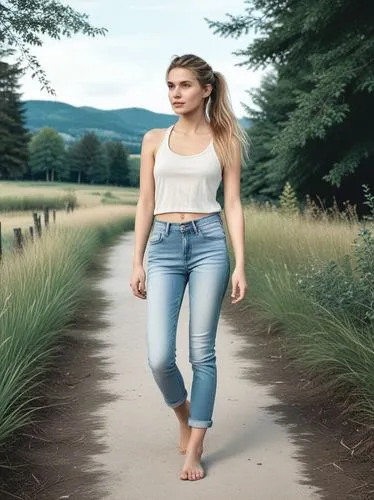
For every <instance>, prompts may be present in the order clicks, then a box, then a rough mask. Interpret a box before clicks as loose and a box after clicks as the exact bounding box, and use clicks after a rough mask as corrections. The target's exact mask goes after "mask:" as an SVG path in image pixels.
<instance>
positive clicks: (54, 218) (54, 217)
mask: <svg viewBox="0 0 374 500" xmlns="http://www.w3.org/2000/svg"><path fill="white" fill-rule="evenodd" d="M53 222H54V223H56V209H55V208H54V209H53Z"/></svg>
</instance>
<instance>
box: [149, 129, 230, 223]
mask: <svg viewBox="0 0 374 500" xmlns="http://www.w3.org/2000/svg"><path fill="white" fill-rule="evenodd" d="M173 126H174V125H172V126H171V127H169V128H168V129H167V130H166V133H165V135H164V138H163V140H162V143H161V145H160V147H159V149H158V151H157V154H156V157H155V164H154V169H153V175H154V179H155V208H154V212H153V213H154V215H156V214H160V213H166V212H219V211H221V210H222V207H221V205H220V204H219V203H218V201H217V200H216V196H217V190H218V187H219V185H220V183H221V180H222V171H221V164H220V161H219V158H218V156H217V154H216V151H215V149H214V146H213V141H211V142H210V144H209V146H208V147H207V148H206V149H204V151H202V152H201V153H197V154H194V155H181V154H178V153H174V152H173V151H172V150H171V149H170V146H169V137H170V133H171V131H172V128H173Z"/></svg>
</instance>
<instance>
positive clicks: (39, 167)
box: [29, 127, 65, 182]
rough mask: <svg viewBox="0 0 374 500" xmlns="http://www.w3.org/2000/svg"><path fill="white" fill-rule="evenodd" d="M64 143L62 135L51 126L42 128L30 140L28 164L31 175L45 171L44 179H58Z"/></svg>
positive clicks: (62, 159) (63, 155) (61, 167)
mask: <svg viewBox="0 0 374 500" xmlns="http://www.w3.org/2000/svg"><path fill="white" fill-rule="evenodd" d="M64 159H65V145H64V141H63V139H62V137H61V136H60V135H59V134H58V133H57V131H56V130H55V129H53V128H49V127H45V128H42V129H41V130H40V131H39V132H38V133H37V134H35V135H34V136H33V138H32V139H31V142H30V161H29V166H30V170H31V175H32V176H34V175H35V174H36V175H37V174H41V173H43V174H44V173H45V180H46V181H47V182H48V181H51V182H54V181H55V180H56V179H55V178H57V179H58V180H60V178H61V174H63V172H62V171H63V168H64Z"/></svg>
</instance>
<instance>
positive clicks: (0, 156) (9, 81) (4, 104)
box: [0, 51, 29, 178]
mask: <svg viewBox="0 0 374 500" xmlns="http://www.w3.org/2000/svg"><path fill="white" fill-rule="evenodd" d="M9 55H10V52H9V51H7V52H6V51H0V177H3V178H17V177H20V176H22V174H23V173H24V172H25V171H26V166H27V160H28V142H29V136H28V132H27V130H26V128H25V121H26V119H25V110H24V107H23V104H22V103H21V100H20V99H21V94H20V92H19V88H20V84H19V78H20V77H21V75H22V70H21V69H20V68H19V66H18V65H17V64H9V63H7V62H5V60H4V59H5V58H6V57H8V56H9Z"/></svg>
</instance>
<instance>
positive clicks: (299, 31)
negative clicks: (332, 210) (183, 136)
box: [207, 0, 374, 201]
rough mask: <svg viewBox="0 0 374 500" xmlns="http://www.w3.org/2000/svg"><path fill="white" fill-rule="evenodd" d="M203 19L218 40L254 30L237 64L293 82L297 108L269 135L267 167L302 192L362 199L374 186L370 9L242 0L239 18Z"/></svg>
mask: <svg viewBox="0 0 374 500" xmlns="http://www.w3.org/2000/svg"><path fill="white" fill-rule="evenodd" d="M207 21H208V23H209V25H210V27H211V28H213V29H214V30H215V33H219V34H220V35H222V36H233V37H235V38H237V37H239V36H240V35H242V34H247V33H248V31H249V30H253V29H255V30H256V35H257V36H255V38H254V40H253V41H252V42H251V43H250V44H249V45H248V46H247V48H245V49H243V50H237V51H236V52H235V54H236V55H238V56H241V57H242V58H243V60H242V61H241V62H240V65H244V66H247V67H248V68H250V69H256V68H259V67H266V66H268V65H271V66H273V65H276V66H277V68H281V69H282V72H283V75H286V76H287V78H288V79H290V80H293V79H294V82H295V83H296V85H294V90H293V97H294V99H295V104H296V105H295V108H294V109H293V110H292V111H291V112H290V113H289V115H288V116H287V117H286V119H285V120H284V121H283V123H282V124H281V130H280V131H279V132H278V133H277V134H275V135H274V136H273V138H272V142H273V145H274V149H273V152H274V159H273V160H272V161H271V165H270V164H269V167H271V166H272V167H274V166H275V168H276V169H278V168H279V169H280V171H281V173H282V175H283V176H284V178H287V179H289V180H290V182H292V185H293V186H294V187H295V188H297V191H298V193H299V195H305V194H306V193H311V194H312V193H318V194H319V195H322V197H324V196H329V197H330V198H331V199H332V198H333V196H336V197H337V199H339V200H340V201H343V200H346V199H350V200H351V201H352V200H355V201H362V200H363V196H362V195H361V196H360V199H358V193H357V191H358V189H359V187H360V186H361V185H362V184H364V183H370V182H371V181H372V162H373V159H374V138H373V135H372V132H371V131H372V130H373V128H374V65H373V59H374V8H373V4H372V3H371V2H356V1H355V0H339V2H337V1H335V0H315V1H313V2H310V1H309V0H299V1H297V2H295V1H293V0H247V1H246V7H245V14H244V15H240V16H229V20H228V21H227V22H216V21H211V20H207ZM296 79H297V80H296ZM279 81H281V79H280V80H279Z"/></svg>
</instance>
